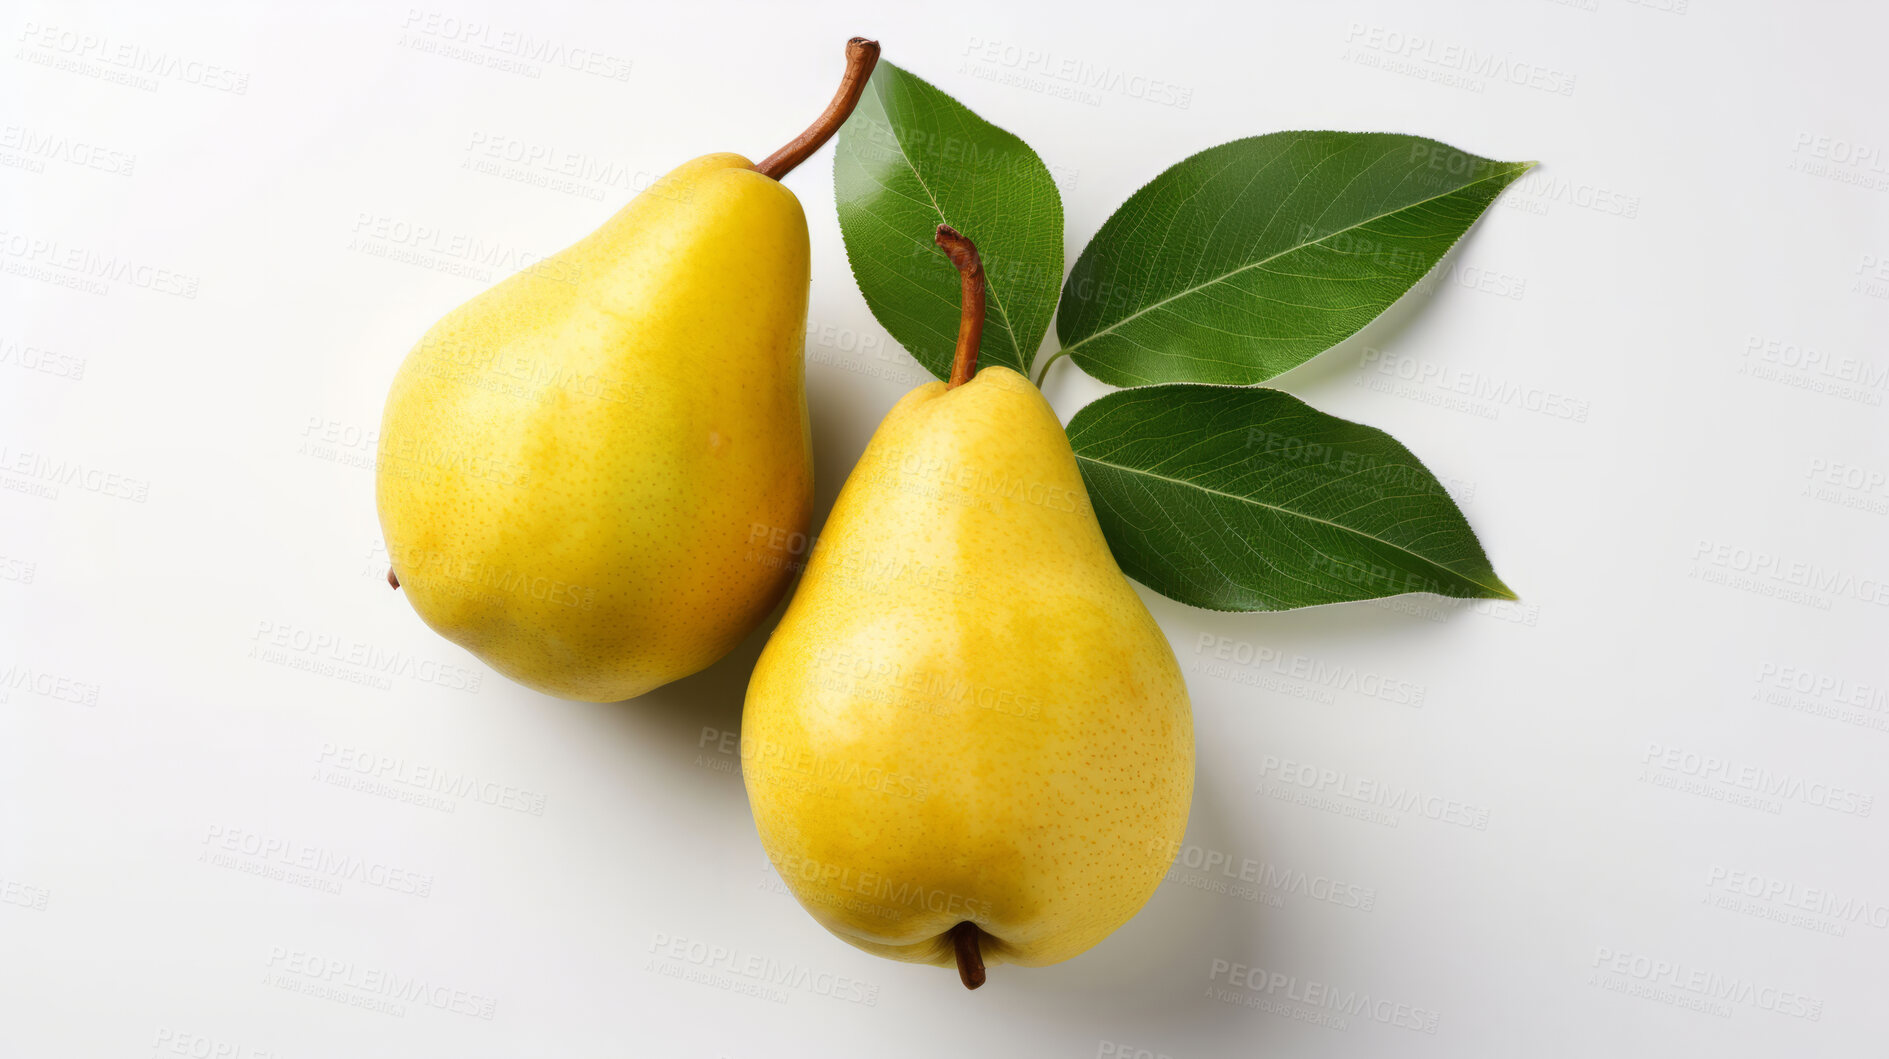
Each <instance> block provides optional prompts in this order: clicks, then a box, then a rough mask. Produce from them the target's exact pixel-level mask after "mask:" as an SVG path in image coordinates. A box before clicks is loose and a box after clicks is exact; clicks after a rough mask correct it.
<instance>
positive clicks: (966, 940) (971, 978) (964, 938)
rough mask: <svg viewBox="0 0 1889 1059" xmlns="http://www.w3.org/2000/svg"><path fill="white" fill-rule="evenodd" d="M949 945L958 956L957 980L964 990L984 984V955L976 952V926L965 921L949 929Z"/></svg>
mask: <svg viewBox="0 0 1889 1059" xmlns="http://www.w3.org/2000/svg"><path fill="white" fill-rule="evenodd" d="M951 945H952V947H953V948H954V949H956V950H957V954H958V980H959V981H961V982H963V983H964V988H966V989H976V988H977V987H978V986H980V985H983V984H984V954H983V953H981V952H979V951H977V924H976V923H973V922H971V921H970V920H968V919H967V920H965V921H964V922H962V923H959V924H958V925H957V926H955V927H952V928H951Z"/></svg>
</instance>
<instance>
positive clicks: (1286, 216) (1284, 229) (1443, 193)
mask: <svg viewBox="0 0 1889 1059" xmlns="http://www.w3.org/2000/svg"><path fill="white" fill-rule="evenodd" d="M1532 165H1534V163H1533V162H1494V161H1490V160H1489V159H1487V158H1480V157H1477V156H1476V155H1473V154H1468V153H1466V152H1463V151H1459V150H1457V149H1456V148H1454V147H1450V146H1448V145H1447V144H1441V143H1438V142H1436V141H1435V140H1426V139H1423V138H1422V137H1418V136H1399V135H1394V134H1391V133H1358V132H1279V133H1273V134H1271V135H1267V136H1254V137H1251V138H1249V139H1244V140H1235V141H1233V142H1232V143H1226V144H1221V145H1220V146H1218V147H1213V148H1209V149H1208V150H1205V151H1202V152H1200V153H1199V154H1197V155H1194V156H1193V157H1191V158H1188V159H1186V160H1184V161H1182V162H1180V163H1179V164H1178V165H1175V166H1174V167H1172V168H1170V169H1169V170H1167V171H1166V172H1164V173H1162V174H1161V175H1160V176H1158V177H1155V178H1154V179H1153V180H1151V181H1149V182H1148V184H1147V185H1146V186H1145V187H1143V188H1142V189H1141V190H1140V191H1137V192H1135V194H1134V195H1133V196H1131V197H1130V198H1129V200H1128V201H1127V202H1125V203H1123V204H1122V207H1121V209H1118V210H1116V211H1115V214H1114V216H1112V217H1110V218H1109V219H1108V222H1107V223H1106V224H1104V225H1103V226H1102V230H1101V231H1100V232H1098V233H1096V236H1095V238H1094V239H1092V240H1090V242H1089V245H1088V246H1087V247H1086V248H1085V249H1084V250H1083V251H1082V256H1081V257H1079V258H1077V259H1076V267H1075V268H1074V269H1073V270H1072V271H1071V272H1070V274H1069V280H1068V282H1067V283H1066V284H1064V286H1063V294H1062V301H1061V303H1060V305H1059V308H1058V315H1057V317H1056V334H1057V337H1058V338H1059V339H1061V341H1062V344H1063V348H1064V349H1065V350H1066V351H1068V352H1069V354H1070V355H1071V356H1073V357H1074V358H1075V360H1076V363H1077V364H1080V365H1081V366H1082V369H1083V370H1084V371H1086V372H1088V373H1089V374H1090V375H1093V376H1095V377H1096V378H1098V379H1100V380H1102V381H1103V382H1106V383H1111V384H1113V385H1116V386H1139V385H1143V384H1146V383H1151V382H1218V383H1236V384H1245V383H1255V382H1259V381H1261V380H1264V379H1270V378H1272V377H1273V376H1274V375H1277V374H1279V373H1280V372H1282V371H1285V370H1286V369H1287V368H1291V367H1294V366H1296V365H1298V364H1300V363H1303V362H1304V361H1306V360H1308V359H1310V358H1311V357H1312V356H1313V355H1314V354H1316V353H1319V352H1320V351H1322V350H1325V349H1329V348H1331V347H1332V346H1334V345H1336V344H1337V343H1338V342H1340V341H1342V340H1343V339H1344V338H1346V337H1347V336H1349V335H1351V334H1352V333H1353V332H1355V331H1357V330H1358V329H1359V328H1360V327H1363V326H1364V325H1365V324H1366V323H1368V322H1370V321H1371V319H1372V318H1374V317H1376V316H1377V315H1378V314H1379V313H1381V312H1383V311H1384V310H1385V309H1386V308H1388V307H1389V306H1390V304H1391V303H1392V302H1394V301H1396V300H1397V299H1398V297H1400V296H1401V295H1402V294H1403V293H1404V292H1405V291H1406V290H1409V289H1410V287H1411V285H1412V284H1414V283H1416V282H1417V280H1419V279H1421V278H1422V277H1423V274H1424V273H1426V272H1428V271H1429V270H1430V268H1431V266H1433V265H1435V264H1436V262H1437V260H1438V259H1439V258H1441V257H1442V256H1443V253H1444V251H1446V250H1448V249H1449V248H1450V247H1451V245H1453V244H1454V243H1455V242H1456V240H1457V239H1459V238H1461V237H1462V235H1463V233H1464V232H1466V231H1468V230H1469V226H1470V225H1471V224H1473V223H1475V220H1476V218H1477V217H1479V216H1481V214H1482V211H1483V210H1484V209H1486V208H1488V206H1489V204H1490V203H1491V202H1493V201H1495V197H1496V195H1497V194H1498V193H1500V192H1501V190H1502V189H1503V188H1504V187H1507V186H1508V185H1509V183H1510V182H1511V181H1513V180H1514V179H1515V178H1516V177H1519V176H1521V175H1522V174H1523V173H1524V172H1526V171H1527V170H1528V168H1529V167H1530V166H1532Z"/></svg>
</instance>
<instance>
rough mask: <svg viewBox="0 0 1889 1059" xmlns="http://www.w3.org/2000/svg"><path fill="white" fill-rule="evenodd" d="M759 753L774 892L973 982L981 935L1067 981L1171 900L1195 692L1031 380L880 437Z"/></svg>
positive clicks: (751, 749)
mask: <svg viewBox="0 0 1889 1059" xmlns="http://www.w3.org/2000/svg"><path fill="white" fill-rule="evenodd" d="M979 282H980V283H981V275H980V277H979ZM967 289H968V285H967ZM972 344H973V347H974V344H975V336H973V337H972ZM973 352H974V348H973ZM741 754H742V772H743V775H744V777H745V782H746V784H747V789H748V797H749V800H750V802H751V804H752V807H753V810H754V818H755V824H756V827H757V829H758V831H759V832H760V837H761V842H762V845H763V846H764V847H765V848H766V850H767V854H768V857H769V858H770V860H772V861H773V863H774V866H775V868H776V870H777V871H778V872H779V874H780V877H781V878H782V879H783V880H784V881H785V882H786V883H787V885H788V887H789V888H790V889H791V890H792V891H793V893H794V895H795V897H796V898H798V899H799V901H800V903H801V904H802V905H803V906H804V907H805V908H806V909H807V911H808V912H809V913H811V914H812V915H813V917H814V918H815V919H816V920H818V921H819V922H820V923H821V924H822V925H823V926H825V927H826V928H827V929H828V930H830V931H832V932H833V933H834V934H837V935H838V936H839V937H841V938H842V939H844V940H846V941H848V942H850V943H851V944H853V945H855V946H857V947H859V948H861V949H864V950H866V951H867V952H871V953H875V954H877V955H880V956H885V957H889V958H891V959H897V960H906V961H912V962H919V963H932V964H940V965H945V966H950V965H952V964H953V963H958V964H959V966H960V968H961V969H963V967H964V962H963V961H962V960H960V959H959V958H958V956H957V955H956V954H955V953H954V941H955V940H956V939H958V938H960V937H962V936H963V932H962V931H957V932H955V933H954V928H957V927H958V925H959V924H961V923H967V922H968V923H973V924H975V925H976V927H977V934H976V935H974V937H976V938H977V943H978V944H979V945H980V946H981V950H982V956H983V959H984V960H985V961H986V962H991V963H998V962H1009V963H1016V964H1024V965H1031V966H1038V965H1044V964H1052V963H1056V962H1059V961H1061V960H1066V959H1069V958H1070V957H1072V956H1075V955H1077V954H1078V953H1081V952H1083V951H1084V950H1086V949H1088V948H1090V947H1091V946H1093V945H1095V944H1096V943H1097V942H1099V941H1101V940H1102V939H1103V938H1104V937H1106V936H1107V935H1108V934H1109V933H1110V932H1111V931H1113V930H1115V929H1116V928H1117V927H1119V926H1121V925H1122V924H1123V923H1125V922H1127V921H1128V919H1129V918H1130V917H1132V916H1133V915H1134V914H1135V912H1136V911H1137V910H1138V909H1140V908H1141V906H1142V905H1143V904H1144V903H1145V902H1146V901H1147V900H1148V898H1149V897H1150V896H1151V895H1152V894H1153V893H1154V890H1155V887H1156V886H1157V885H1158V884H1159V883H1160V881H1161V879H1162V877H1163V875H1164V874H1165V873H1166V871H1167V869H1168V866H1169V864H1170V862H1171V860H1172V858H1173V855H1174V852H1175V851H1176V850H1177V849H1178V848H1179V846H1180V841H1181V837H1182V835H1183V833H1184V832H1185V829H1186V825H1187V814H1188V807H1189V803H1190V800H1191V798H1192V794H1193V776H1194V743H1193V722H1192V717H1191V712H1190V707H1189V704H1188V698H1187V687H1186V683H1185V681H1184V680H1183V678H1182V674H1181V670H1180V666H1179V664H1178V663H1177V662H1176V660H1175V657H1174V652H1173V650H1172V649H1171V648H1170V647H1169V645H1168V642H1167V639H1166V637H1165V636H1164V635H1163V634H1162V632H1161V630H1160V628H1159V627H1158V626H1157V625H1156V624H1155V622H1154V619H1153V618H1152V617H1151V616H1150V615H1149V613H1148V610H1147V608H1146V607H1145V606H1144V605H1143V604H1142V602H1141V599H1140V597H1139V596H1137V595H1136V593H1135V590H1134V589H1133V588H1132V587H1131V586H1130V584H1129V583H1128V580H1127V578H1125V577H1124V576H1123V575H1122V572H1121V570H1120V568H1119V567H1118V566H1117V565H1116V563H1115V559H1114V556H1113V555H1112V554H1111V553H1110V552H1109V548H1108V544H1107V542H1106V541H1105V540H1104V539H1103V536H1102V531H1101V528H1100V527H1099V526H1098V525H1097V523H1096V519H1095V514H1094V512H1093V510H1092V509H1091V507H1090V504H1089V495H1088V491H1087V489H1086V488H1085V487H1084V485H1083V482H1082V477H1081V474H1080V472H1079V471H1078V469H1077V467H1076V460H1075V455H1074V453H1073V452H1072V451H1071V450H1070V446H1069V441H1068V438H1067V436H1066V435H1065V434H1064V432H1063V429H1062V426H1061V424H1060V423H1059V422H1058V421H1057V419H1056V416H1055V414H1054V412H1053V411H1052V410H1051V409H1050V406H1049V404H1048V402H1046V401H1045V400H1044V399H1043V396H1042V394H1041V393H1040V392H1038V390H1037V389H1036V387H1035V386H1033V385H1031V384H1030V382H1029V381H1028V380H1027V379H1025V378H1023V377H1022V376H1021V375H1018V374H1017V373H1015V372H1013V371H1010V370H1008V369H1005V368H999V367H991V368H986V369H985V370H983V371H982V372H980V373H978V374H976V376H975V377H974V378H971V379H970V381H969V382H966V383H964V384H963V385H960V386H956V387H954V388H950V389H947V387H946V386H945V384H944V383H939V382H934V383H929V384H927V385H925V386H921V387H919V388H918V389H916V390H914V391H912V392H911V393H909V394H907V395H906V396H905V397H904V398H903V399H902V400H901V401H900V402H899V403H898V404H897V405H896V406H895V407H894V408H893V409H892V411H891V413H890V414H889V415H887V416H886V419H885V422H884V423H883V424H882V425H881V426H880V427H879V430H878V432H877V433H876V434H875V435H874V436H873V438H872V441H871V443H870V444H869V445H868V446H867V449H866V452H865V454H864V455H863V456H862V457H861V458H860V461H859V463H858V465H857V466H856V467H855V468H854V470H853V473H852V476H851V477H850V478H849V479H848V480H847V482H846V485H845V487H844V489H843V490H842V491H841V493H840V496H839V499H838V501H837V502H836V504H835V506H834V508H833V512H832V515H831V516H830V517H829V519H828V521H827V524H826V528H825V530H824V531H823V532H822V535H821V537H820V540H819V542H818V544H817V545H816V546H815V548H814V550H813V553H812V556H811V559H810V561H809V563H808V566H807V570H806V573H805V575H804V576H803V578H802V580H801V584H800V586H799V588H798V589H797V590H796V592H795V594H794V598H793V601H792V602H791V603H790V604H789V605H788V609H787V612H786V615H785V616H784V617H783V618H782V620H781V623H780V625H779V626H778V628H776V629H775V631H774V634H773V637H772V638H771V639H770V640H769V642H768V644H767V647H766V649H765V650H764V651H763V653H762V655H761V658H760V661H759V664H758V665H757V666H756V667H755V670H754V674H753V677H752V679H751V681H750V683H749V686H748V695H747V701H746V705H745V709H744V713H743V717H742V731H741ZM973 954H975V950H973ZM975 970H976V977H975V981H974V980H973V978H972V976H971V975H970V974H969V973H966V977H965V984H966V985H970V986H973V987H975V985H976V984H977V983H979V982H981V981H982V980H983V979H982V967H981V966H978V967H976V968H975Z"/></svg>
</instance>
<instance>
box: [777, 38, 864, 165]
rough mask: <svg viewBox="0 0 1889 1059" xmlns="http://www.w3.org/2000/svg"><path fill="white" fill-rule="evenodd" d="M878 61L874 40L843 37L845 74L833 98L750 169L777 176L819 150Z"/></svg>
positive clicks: (841, 122) (850, 109)
mask: <svg viewBox="0 0 1889 1059" xmlns="http://www.w3.org/2000/svg"><path fill="white" fill-rule="evenodd" d="M878 63H879V42H878V41H876V40H867V39H866V38H864V37H854V38H853V39H852V40H849V41H847V42H846V74H845V76H843V77H841V78H840V90H839V91H838V92H835V93H834V94H833V102H831V103H828V104H827V105H826V109H825V110H823V111H821V112H820V116H819V117H817V118H815V119H813V124H811V125H809V126H807V131H806V132H803V133H801V134H800V135H799V136H796V137H794V138H793V140H792V141H790V142H789V143H788V144H787V146H785V147H783V148H781V149H780V150H778V151H775V152H774V153H773V154H770V155H768V156H767V157H766V158H764V159H762V160H761V163H760V164H759V165H757V166H755V167H754V171H755V172H757V173H759V174H761V175H762V176H770V177H773V178H774V179H775V180H779V179H780V178H781V177H784V176H786V175H787V174H788V173H790V172H792V171H793V168H794V167H795V166H797V165H799V164H800V163H802V162H804V161H806V160H807V157H808V156H809V155H811V154H813V152H815V151H817V150H819V149H820V145H821V144H823V143H825V142H826V141H827V140H829V139H832V137H833V134H834V133H836V132H838V131H840V126H841V125H844V124H845V123H846V119H847V118H848V117H849V116H851V115H852V113H853V108H854V107H856V106H858V105H859V95H860V93H862V92H864V91H865V90H866V80H867V79H868V78H870V77H871V76H872V68H873V67H874V66H876V65H878Z"/></svg>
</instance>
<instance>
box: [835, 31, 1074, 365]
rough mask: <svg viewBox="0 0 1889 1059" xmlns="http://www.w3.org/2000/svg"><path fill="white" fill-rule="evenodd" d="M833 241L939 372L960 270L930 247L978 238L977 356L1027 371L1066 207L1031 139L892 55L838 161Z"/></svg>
mask: <svg viewBox="0 0 1889 1059" xmlns="http://www.w3.org/2000/svg"><path fill="white" fill-rule="evenodd" d="M833 184H834V194H835V197H836V198H837V199H838V202H839V214H840V235H841V236H842V237H843V238H844V239H845V241H846V258H847V260H848V261H849V262H851V264H852V266H853V278H854V279H855V280H857V281H858V283H859V291H860V293H861V294H864V295H865V296H866V304H867V305H868V306H870V307H871V308H872V315H873V316H875V317H877V318H878V320H879V323H880V324H881V325H882V326H884V327H885V329H886V331H888V332H889V333H890V334H891V335H892V337H893V338H895V339H897V340H898V342H899V344H900V345H902V346H904V347H905V348H906V349H907V350H909V351H910V352H911V354H912V356H914V357H916V358H917V359H918V362H919V363H920V364H923V365H924V366H925V367H926V368H927V369H928V370H930V371H931V373H932V374H933V375H936V376H938V377H939V378H940V379H943V378H947V377H948V376H949V375H950V374H951V355H952V352H953V350H954V349H955V347H956V345H957V339H958V273H957V270H956V269H955V268H953V267H952V265H951V262H950V260H949V259H948V258H946V257H945V255H944V252H943V251H942V250H939V249H938V248H937V246H936V245H935V244H934V243H933V241H932V239H933V235H934V233H936V231H937V229H938V226H939V225H940V224H949V225H950V226H952V227H953V228H956V229H957V230H958V231H960V232H963V233H964V234H965V235H967V236H969V237H970V238H971V241H972V242H974V243H976V244H977V250H978V255H979V256H980V257H981V258H983V261H984V276H985V283H986V290H987V291H988V308H987V311H986V315H985V321H984V343H983V347H982V352H981V353H980V355H979V357H978V363H979V364H984V365H988V364H1001V365H1003V366H1005V367H1007V368H1013V369H1015V370H1017V371H1019V372H1023V373H1025V374H1027V373H1028V371H1029V364H1030V362H1031V361H1032V360H1034V359H1035V356H1036V351H1037V347H1038V346H1040V345H1042V343H1043V335H1044V334H1045V333H1047V332H1048V330H1049V318H1050V313H1051V311H1053V310H1054V309H1055V307H1056V290H1057V287H1058V286H1059V285H1060V284H1061V282H1062V278H1063V203H1062V198H1061V196H1059V195H1058V194H1057V192H1056V183H1055V181H1054V180H1052V179H1050V175H1049V168H1048V167H1047V166H1045V165H1044V164H1043V160H1042V159H1041V158H1038V157H1037V156H1036V152H1035V151H1032V150H1030V148H1029V145H1027V144H1025V143H1024V142H1023V141H1022V140H1020V139H1018V138H1016V137H1015V136H1012V135H1011V134H1010V133H1008V132H1005V131H1004V130H1002V129H1000V128H998V127H997V126H995V125H992V124H990V123H989V122H987V121H985V120H984V119H982V118H980V117H978V116H977V115H976V114H974V113H972V112H971V111H970V109H969V108H967V107H965V106H964V104H962V103H959V102H958V101H957V100H955V99H952V98H951V97H950V96H948V95H945V94H944V93H943V92H940V91H939V90H938V89H936V88H933V87H932V86H931V85H929V84H927V83H926V82H924V81H923V80H920V79H919V78H917V77H915V76H913V75H912V74H909V73H907V72H905V71H904V70H901V69H899V68H898V67H897V66H894V65H892V64H891V63H889V62H883V61H882V62H880V63H879V66H878V68H877V69H876V70H874V71H873V75H872V80H871V81H870V82H869V83H868V84H867V86H866V93H865V95H864V96H863V97H862V98H861V99H860V101H859V109H857V110H855V111H854V112H853V116H852V117H851V118H850V119H848V120H847V122H846V124H845V125H844V126H842V127H841V129H840V135H839V144H838V146H837V148H836V149H835V151H834V156H833Z"/></svg>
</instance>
